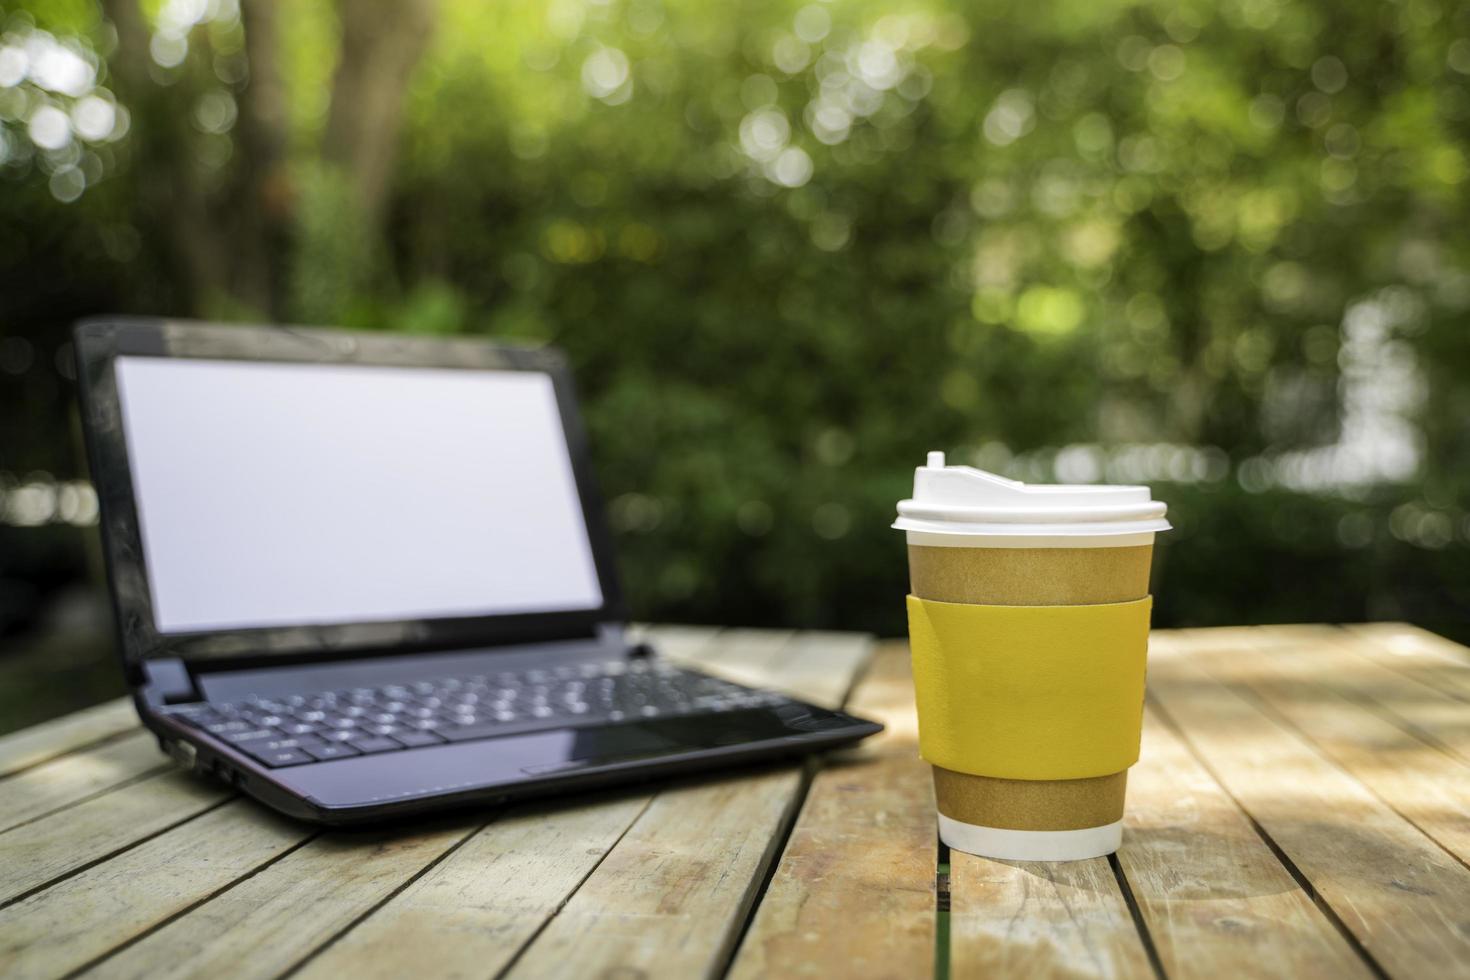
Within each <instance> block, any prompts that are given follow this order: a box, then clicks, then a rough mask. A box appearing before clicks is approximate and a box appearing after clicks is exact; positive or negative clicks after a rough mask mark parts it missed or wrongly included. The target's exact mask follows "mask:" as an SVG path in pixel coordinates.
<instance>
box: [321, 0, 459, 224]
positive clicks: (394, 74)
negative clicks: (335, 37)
mask: <svg viewBox="0 0 1470 980" xmlns="http://www.w3.org/2000/svg"><path fill="white" fill-rule="evenodd" d="M437 9H438V0H340V3H339V4H338V10H339V11H340V16H341V21H342V56H341V59H340V60H339V61H338V63H337V74H336V77H335V78H334V79H333V83H332V102H331V108H330V110H329V112H328V115H327V129H326V135H325V137H324V140H323V144H322V155H323V156H324V157H325V159H326V160H327V162H328V163H330V164H333V165H335V166H337V167H340V168H341V170H342V172H343V174H344V175H345V176H346V178H347V180H348V182H349V184H350V186H351V191H352V197H353V201H354V203H355V204H356V206H357V208H358V210H359V213H360V215H361V216H362V219H363V222H364V224H365V226H366V227H367V228H369V229H376V228H377V227H378V225H379V223H380V222H381V220H382V216H383V208H384V205H385V203H386V201H387V197H388V182H389V178H390V177H391V176H392V173H393V163H394V157H395V155H396V151H397V144H398V129H399V123H400V121H401V118H402V115H403V102H404V94H405V91H406V89H407V87H408V82H409V79H410V78H411V77H412V75H413V70H414V68H415V67H416V66H417V65H418V62H419V59H420V58H421V57H422V56H423V53H424V50H425V49H426V48H427V47H428V43H429V38H430V36H431V34H432V33H433V29H434V23H435V20H436V19H437Z"/></svg>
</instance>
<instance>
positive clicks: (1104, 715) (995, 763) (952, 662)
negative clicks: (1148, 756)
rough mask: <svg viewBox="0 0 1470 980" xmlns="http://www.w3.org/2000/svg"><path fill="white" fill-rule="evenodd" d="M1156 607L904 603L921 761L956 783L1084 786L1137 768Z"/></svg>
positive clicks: (1146, 603)
mask: <svg viewBox="0 0 1470 980" xmlns="http://www.w3.org/2000/svg"><path fill="white" fill-rule="evenodd" d="M1152 606H1153V600H1152V598H1143V599H1138V600H1136V601H1134V602H1110V603H1101V604H1097V605H1087V606H983V605H970V604H966V603H955V602H935V601H932V600H929V599H920V598H918V597H917V596H912V595H911V596H909V597H908V607H909V641H910V646H911V649H912V651H913V661H914V690H915V695H916V697H917V701H918V709H919V752H920V754H921V755H922V756H923V757H924V758H925V759H927V760H928V761H929V762H931V763H933V764H934V765H936V766H943V767H944V768H945V769H950V770H953V771H955V772H965V773H972V774H974V775H977V776H994V777H998V778H1003V779H1085V778H1088V777H1092V776H1106V775H1108V774H1110V773H1115V772H1121V771H1122V770H1124V769H1127V768H1128V767H1129V766H1131V765H1133V763H1135V762H1137V761H1138V744H1139V737H1140V734H1141V731H1142V725H1143V688H1144V673H1145V668H1146V661H1147V656H1148V623H1149V613H1150V611H1151V609H1152Z"/></svg>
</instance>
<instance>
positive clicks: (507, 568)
mask: <svg viewBox="0 0 1470 980" xmlns="http://www.w3.org/2000/svg"><path fill="white" fill-rule="evenodd" d="M116 376H117V386H118V397H119V400H120V403H121V406H122V416H123V430H124V435H125V437H126V440H127V446H128V457H129V466H130V469H131V473H132V479H133V494H134V498H135V500H136V505H137V511H138V520H139V523H140V525H141V526H140V528H139V531H140V536H141V539H142V544H143V552H144V555H143V557H144V562H145V564H146V567H147V571H148V579H149V585H150V588H151V590H152V596H153V609H154V616H155V619H156V622H155V624H154V625H155V627H156V628H157V630H158V632H160V633H163V634H177V633H191V632H202V631H212V630H226V629H252V628H263V627H281V626H309V625H337V624H346V623H363V622H392V621H403V620H421V619H437V618H452V617H481V616H496V615H510V614H517V613H550V612H567V611H583V610H595V609H597V608H599V607H600V606H601V605H602V604H603V594H602V589H601V587H600V586H599V584H598V576H597V568H596V566H595V564H594V561H593V553H592V544H591V541H590V539H589V536H588V530H587V525H586V522H585V519H584V517H583V511H582V504H581V498H580V496H579V495H578V491H577V485H576V482H575V479H574V476H573V470H572V461H571V454H570V451H569V449H568V446H567V440H566V434H565V432H564V430H563V427H562V417H561V413H560V410H559V409H558V406H557V401H556V394H555V391H554V388H553V385H552V380H551V378H550V376H548V375H546V374H542V373H539V372H536V371H512V370H503V371H502V370H462V369H447V368H410V367H379V366H368V365H342V364H315V363H279V362H243V361H225V360H191V359H182V358H152V357H132V356H123V357H119V358H118V360H117V365H116Z"/></svg>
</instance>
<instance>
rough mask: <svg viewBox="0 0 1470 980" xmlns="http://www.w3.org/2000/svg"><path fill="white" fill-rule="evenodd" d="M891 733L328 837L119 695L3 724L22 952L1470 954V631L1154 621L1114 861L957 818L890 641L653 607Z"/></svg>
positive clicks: (1440, 970) (323, 959)
mask: <svg viewBox="0 0 1470 980" xmlns="http://www.w3.org/2000/svg"><path fill="white" fill-rule="evenodd" d="M650 632H651V633H652V634H653V639H654V641H655V642H656V643H658V644H660V645H661V646H662V647H663V648H664V649H665V651H666V652H667V653H668V654H669V655H670V656H673V657H676V658H678V659H680V660H683V661H687V662H693V663H698V664H702V665H704V666H705V667H707V668H708V669H710V670H712V671H717V672H720V673H724V674H726V675H728V676H731V677H734V678H736V679H739V680H746V681H754V682H758V683H764V684H768V685H771V686H775V687H780V688H785V689H787V690H790V691H794V692H798V693H800V694H802V695H805V696H806V697H808V698H810V699H812V700H815V701H819V702H824V703H828V704H839V703H846V704H847V705H848V706H849V708H851V709H852V710H853V711H855V712H858V713H860V714H865V715H869V716H872V717H876V718H879V719H881V720H882V721H884V722H885V723H886V724H887V725H888V730H887V732H885V733H884V734H883V735H882V736H881V737H879V738H876V739H873V740H870V741H869V742H868V743H866V744H865V745H864V746H862V747H861V748H860V749H857V750H853V751H848V752H845V753H841V754H837V755H834V756H831V757H828V758H827V759H825V760H823V761H822V763H821V764H820V765H818V764H815V763H813V764H811V765H808V766H795V765H784V766H778V767H769V768H765V769H761V770H754V771H752V770H745V771H741V772H738V773H732V774H729V775H725V776H722V777H713V778H706V779H700V780H685V781H681V782H677V783H667V784H663V785H659V786H655V787H643V788H638V789H631V790H623V791H620V792H610V793H605V794H602V795H598V796H595V797H586V798H582V799H579V800H576V801H561V802H541V803H535V804H525V805H521V806H517V807H511V808H503V809H496V810H485V811H481V812H478V813H469V814H459V815H456V816H452V817H446V818H441V819H439V820H436V821H433V822H428V823H424V824H422V825H419V826H417V827H414V828H412V829H402V828H400V829H398V830H394V831H390V832H382V831H379V832H355V833H347V832H327V833H323V832H320V831H317V830H315V829H313V828H311V827H307V826H305V825H302V824H297V823H293V822H291V821H288V820H285V819H282V818H279V817H276V816H274V815H273V814H272V813H270V812H268V811H266V810H264V809H262V808H261V807H259V806H257V805H255V804H254V803H252V802H251V801H249V800H246V799H242V798H239V797H235V796H232V795H231V794H230V793H229V792H228V791H227V790H225V789H223V788H221V787H217V786H214V785H212V784H209V783H204V782H200V781H197V780H194V779H192V778H189V777H186V776H184V775H181V774H179V773H178V772H176V771H174V770H173V769H171V768H170V767H169V766H168V764H166V763H165V761H164V759H163V757H162V756H160V755H159V754H158V752H157V749H156V747H155V746H154V745H153V744H152V740H151V738H150V737H149V736H148V735H147V734H146V733H144V732H142V731H140V730H139V729H138V728H137V724H136V719H135V718H134V717H133V714H132V709H131V708H130V707H129V706H127V705H126V704H123V703H111V704H106V705H102V706H100V707H98V708H93V709H91V710H89V711H84V712H81V713H79V714H76V715H72V716H70V717H67V718H63V719H60V720H58V721H55V722H51V723H49V724H46V725H42V726H39V727H37V728H34V729H30V730H28V731H25V732H21V733H18V734H15V735H11V736H8V737H7V738H5V739H3V740H0V976H4V977H7V978H18V977H54V976H63V975H76V974H83V975H88V976H94V975H95V976H106V977H125V976H127V977H148V978H157V977H168V976H246V977H255V976H259V977H278V976H283V975H286V974H292V975H295V976H306V977H339V976H345V977H354V978H356V977H402V976H411V977H414V978H420V980H426V978H433V977H441V976H482V977H490V976H499V975H509V976H511V977H528V976H572V977H643V976H659V977H675V978H684V977H697V976H709V975H718V974H728V975H731V976H734V977H741V978H748V977H762V976H780V977H786V976H824V977H825V976H831V977H866V976H875V977H877V976H885V977H920V976H927V975H930V974H932V973H934V972H935V971H936V970H937V971H939V972H940V973H944V972H948V973H950V974H952V975H954V976H977V977H978V976H995V977H1013V976H1014V977H1034V976H1042V977H1046V976H1057V977H1060V976H1067V977H1074V976H1076V977H1082V976H1098V977H1135V976H1136V977H1145V978H1148V977H1153V976H1159V975H1164V976H1169V977H1202V978H1211V980H1215V978H1221V977H1237V976H1282V977H1286V976H1292V977H1296V976H1320V977H1331V978H1341V977H1372V976H1384V975H1387V976H1391V977H1412V978H1423V977H1437V976H1466V975H1467V974H1470V866H1467V863H1466V862H1467V861H1470V654H1467V651H1466V650H1465V649H1463V648H1461V647H1459V646H1457V645H1455V644H1452V643H1450V642H1448V641H1446V640H1442V639H1440V638H1438V637H1435V636H1433V635H1432V634H1429V633H1425V632H1423V631H1420V630H1417V629H1415V628H1413V627H1408V626H1402V625H1389V624H1383V625H1375V626H1364V627H1356V628H1347V629H1339V628H1335V627H1321V626H1289V627H1256V628H1239V629H1215V630H1189V631H1180V632H1160V633H1156V634H1155V637H1154V643H1153V652H1152V657H1151V670H1150V676H1149V691H1150V696H1149V704H1148V707H1147V710H1146V712H1145V722H1144V725H1145V735H1144V753H1143V760H1142V761H1141V762H1140V763H1139V765H1138V766H1137V767H1135V768H1134V770H1133V772H1132V776H1131V778H1130V780H1129V812H1128V824H1127V833H1126V836H1125V838H1124V845H1123V849H1122V850H1121V851H1120V852H1119V853H1118V854H1117V855H1116V857H1115V858H1112V859H1098V860H1093V861H1084V862H1077V863H1073V864H1056V865H1044V864H1021V863H1004V862H996V861H987V860H982V859H979V858H974V857H969V856H966V855H962V854H958V853H955V854H949V853H947V852H946V851H945V850H944V849H942V848H940V847H939V846H938V845H937V843H936V840H935V835H934V819H933V798H932V795H931V790H930V782H929V773H928V769H927V767H926V766H925V765H924V764H923V763H922V762H920V761H919V759H918V758H917V756H916V753H915V734H916V728H915V722H914V715H913V707H912V700H911V699H912V688H911V684H910V679H909V676H908V668H907V658H906V656H905V650H904V647H903V645H902V644H899V643H888V644H880V645H878V646H877V647H876V648H874V647H873V646H872V645H871V644H869V642H868V641H867V640H866V639H864V638H863V637H861V636H855V635H851V634H832V633H795V634H793V633H777V632H755V631H740V630H727V631H723V632H717V631H713V630H699V629H690V628H662V629H656V630H652V631H650Z"/></svg>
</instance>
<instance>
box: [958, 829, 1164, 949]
mask: <svg viewBox="0 0 1470 980" xmlns="http://www.w3.org/2000/svg"><path fill="white" fill-rule="evenodd" d="M949 882H950V885H949V887H950V913H949V923H950V925H949V929H950V975H951V976H952V977H956V978H961V977H1028V978H1031V977H1139V978H1144V977H1149V976H1151V975H1152V971H1151V969H1150V967H1149V962H1148V954H1147V953H1146V952H1145V950H1144V947H1143V942H1142V940H1140V939H1139V936H1138V930H1137V929H1136V928H1135V927H1134V925H1133V919H1132V917H1131V914H1130V913H1129V911H1128V906H1127V903H1126V902H1125V901H1124V899H1123V894H1122V892H1121V890H1120V889H1119V887H1118V880H1117V878H1116V877H1115V876H1114V875H1113V869H1112V866H1111V865H1109V864H1108V861H1107V859H1106V858H1093V859H1092V860H1088V861H1066V862H1062V863H1059V864H1046V863H1042V862H1030V861H1025V862H1023V861H1016V862H1010V861H990V860H987V859H985V858H978V857H973V856H971V855H969V854H961V853H960V852H958V851H951V852H950V871H949Z"/></svg>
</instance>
